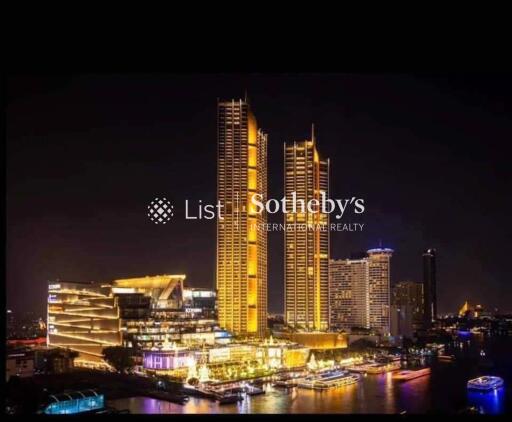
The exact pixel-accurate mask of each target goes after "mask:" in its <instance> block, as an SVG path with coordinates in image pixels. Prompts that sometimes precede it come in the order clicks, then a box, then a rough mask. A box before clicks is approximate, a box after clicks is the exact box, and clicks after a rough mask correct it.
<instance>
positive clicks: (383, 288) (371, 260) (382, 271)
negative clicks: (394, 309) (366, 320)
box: [367, 248, 393, 335]
mask: <svg viewBox="0 0 512 422" xmlns="http://www.w3.org/2000/svg"><path fill="white" fill-rule="evenodd" d="M367 253H368V297H369V299H370V328H373V329H375V330H377V331H379V332H380V333H381V334H383V335H389V334H390V332H391V323H390V305H391V291H390V290H391V286H390V280H391V265H390V263H391V262H390V261H391V256H392V255H393V250H392V249H389V248H376V249H370V250H368V251H367Z"/></svg>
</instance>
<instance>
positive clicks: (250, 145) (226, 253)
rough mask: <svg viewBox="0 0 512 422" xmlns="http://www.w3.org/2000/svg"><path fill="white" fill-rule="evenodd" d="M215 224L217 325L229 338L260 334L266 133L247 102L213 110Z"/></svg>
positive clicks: (228, 103) (263, 324)
mask: <svg viewBox="0 0 512 422" xmlns="http://www.w3.org/2000/svg"><path fill="white" fill-rule="evenodd" d="M217 140H218V157H217V159H218V169H217V197H218V200H219V201H220V204H221V206H222V216H223V219H222V220H221V219H218V221H217V291H218V296H217V297H218V313H219V324H220V326H221V327H222V328H225V329H227V330H229V331H232V332H233V333H235V334H241V335H250V336H263V335H264V334H265V331H266V328H267V232H266V230H261V229H259V228H261V227H262V226H261V225H262V224H264V223H266V220H267V216H266V213H265V210H263V212H261V213H257V209H256V207H255V206H254V205H252V203H251V199H252V197H253V196H254V195H256V194H260V195H262V196H261V198H259V199H260V200H261V201H262V202H264V201H266V199H267V135H266V134H265V133H263V132H262V131H261V130H260V129H258V125H257V122H256V118H255V117H254V114H253V113H252V112H251V108H250V106H249V104H248V103H247V101H242V100H238V101H235V100H232V101H220V102H219V103H218V106H217Z"/></svg>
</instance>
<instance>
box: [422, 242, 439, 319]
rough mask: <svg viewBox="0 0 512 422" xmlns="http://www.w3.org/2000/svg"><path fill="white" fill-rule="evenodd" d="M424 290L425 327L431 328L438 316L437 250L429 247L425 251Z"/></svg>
mask: <svg viewBox="0 0 512 422" xmlns="http://www.w3.org/2000/svg"><path fill="white" fill-rule="evenodd" d="M423 292H424V305H425V311H424V317H425V328H429V327H430V326H431V325H432V322H433V321H435V320H436V318H437V293H436V250H435V249H427V250H426V251H425V252H424V253H423Z"/></svg>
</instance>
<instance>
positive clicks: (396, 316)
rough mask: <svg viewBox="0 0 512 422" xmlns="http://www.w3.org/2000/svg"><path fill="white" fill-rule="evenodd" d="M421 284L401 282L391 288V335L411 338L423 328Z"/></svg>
mask: <svg viewBox="0 0 512 422" xmlns="http://www.w3.org/2000/svg"><path fill="white" fill-rule="evenodd" d="M423 311H424V305H423V284H422V283H416V282H413V281H402V282H400V283H397V284H395V285H394V286H393V288H392V293H391V334H392V335H394V336H406V337H412V336H413V334H414V333H415V332H417V331H418V330H419V329H421V328H422V326H423Z"/></svg>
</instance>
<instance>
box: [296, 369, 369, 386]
mask: <svg viewBox="0 0 512 422" xmlns="http://www.w3.org/2000/svg"><path fill="white" fill-rule="evenodd" d="M358 381H359V375H354V374H350V373H348V372H345V371H339V370H335V371H330V372H326V373H323V374H320V375H311V376H309V377H306V378H304V379H303V380H301V381H299V385H298V386H299V387H300V388H309V389H314V390H325V389H327V388H331V387H340V386H342V385H350V384H355V383H357V382H358Z"/></svg>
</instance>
